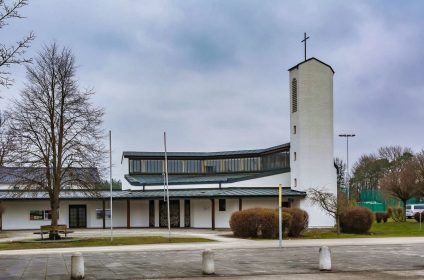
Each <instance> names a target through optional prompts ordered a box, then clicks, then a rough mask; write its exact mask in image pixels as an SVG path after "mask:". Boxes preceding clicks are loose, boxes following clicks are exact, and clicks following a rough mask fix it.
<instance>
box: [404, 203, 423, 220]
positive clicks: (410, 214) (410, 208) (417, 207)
mask: <svg viewBox="0 0 424 280" xmlns="http://www.w3.org/2000/svg"><path fill="white" fill-rule="evenodd" d="M423 211H424V204H408V205H406V218H408V219H412V218H414V214H415V213H419V212H423Z"/></svg>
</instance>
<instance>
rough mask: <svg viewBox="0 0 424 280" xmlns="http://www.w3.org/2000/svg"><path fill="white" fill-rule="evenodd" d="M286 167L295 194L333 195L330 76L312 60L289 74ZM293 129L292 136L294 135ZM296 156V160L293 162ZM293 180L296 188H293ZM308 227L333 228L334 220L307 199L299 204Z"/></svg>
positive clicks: (334, 174) (326, 69) (334, 176)
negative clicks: (294, 96)
mask: <svg viewBox="0 0 424 280" xmlns="http://www.w3.org/2000/svg"><path fill="white" fill-rule="evenodd" d="M294 78H296V80H297V108H298V109H297V112H295V113H293V112H292V80H293V79H294ZM289 89H290V167H291V186H292V188H293V189H295V190H301V191H306V190H307V189H308V188H316V187H318V188H325V189H326V190H327V191H329V192H332V193H334V194H336V193H337V183H336V169H335V167H334V154H333V134H334V133H333V72H332V71H331V69H330V68H329V67H328V66H326V65H323V64H322V63H320V62H318V61H316V60H315V59H312V60H310V61H307V62H305V63H303V64H300V65H299V66H298V68H297V69H293V70H291V71H290V80H289ZM294 126H296V128H297V129H296V134H294ZM295 152H296V154H297V158H296V160H295V159H294V153H295ZM295 179H296V180H297V184H296V185H297V186H295ZM300 207H301V208H302V209H304V210H307V211H308V213H309V216H310V220H309V224H310V226H311V227H331V226H334V223H335V221H334V219H333V218H331V217H329V216H328V215H326V214H325V212H324V211H323V210H321V208H320V207H318V206H314V205H311V202H310V201H309V199H304V200H302V201H300Z"/></svg>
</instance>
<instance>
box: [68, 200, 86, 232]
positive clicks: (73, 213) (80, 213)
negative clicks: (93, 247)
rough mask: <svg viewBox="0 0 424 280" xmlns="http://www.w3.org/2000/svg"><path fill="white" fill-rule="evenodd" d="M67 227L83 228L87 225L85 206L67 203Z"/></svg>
mask: <svg viewBox="0 0 424 280" xmlns="http://www.w3.org/2000/svg"><path fill="white" fill-rule="evenodd" d="M69 227H70V228H85V227H87V206H86V205H69Z"/></svg>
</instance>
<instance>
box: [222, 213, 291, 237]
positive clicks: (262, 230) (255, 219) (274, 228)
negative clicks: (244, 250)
mask: <svg viewBox="0 0 424 280" xmlns="http://www.w3.org/2000/svg"><path fill="white" fill-rule="evenodd" d="M282 218H283V231H284V232H288V231H289V229H290V226H291V222H292V216H291V215H290V214H288V213H285V212H283V217H282ZM230 227H231V230H232V231H233V233H234V236H236V237H242V238H255V237H262V238H275V237H277V236H278V210H277V211H276V210H275V209H269V208H252V209H246V210H242V211H238V212H235V213H233V214H232V215H231V218H230ZM284 232H283V234H284Z"/></svg>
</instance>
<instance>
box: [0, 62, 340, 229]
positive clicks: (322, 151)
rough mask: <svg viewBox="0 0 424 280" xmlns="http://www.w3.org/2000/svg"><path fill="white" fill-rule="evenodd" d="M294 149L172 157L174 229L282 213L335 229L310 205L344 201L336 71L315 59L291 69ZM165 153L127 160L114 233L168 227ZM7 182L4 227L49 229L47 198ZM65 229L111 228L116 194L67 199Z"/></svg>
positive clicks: (127, 155)
mask: <svg viewBox="0 0 424 280" xmlns="http://www.w3.org/2000/svg"><path fill="white" fill-rule="evenodd" d="M289 75H290V79H289V81H290V82H289V83H290V84H289V92H290V142H289V143H286V144H281V145H277V146H274V147H270V148H264V149H257V150H242V151H224V152H205V153H199V152H168V161H167V162H168V171H169V197H170V215H171V216H170V221H171V225H172V226H173V227H191V228H212V229H215V228H229V219H230V217H231V214H232V213H234V212H235V211H239V210H242V209H248V208H257V207H265V208H277V207H278V189H277V187H278V185H279V184H282V185H283V203H284V205H283V206H286V207H300V208H302V209H304V210H306V211H307V212H308V214H309V217H310V220H309V225H310V227H332V226H334V223H335V222H334V219H333V218H331V217H330V216H328V215H326V214H325V212H323V210H321V209H320V208H319V207H318V206H316V205H313V204H312V203H311V201H310V200H309V199H308V197H307V192H306V191H307V189H308V188H314V187H319V188H324V189H326V190H327V191H328V192H332V193H334V194H336V193H337V183H336V168H335V166H334V156H333V75H334V71H333V69H332V68H331V66H329V65H327V64H325V63H323V62H322V61H320V60H318V59H316V58H311V59H308V60H305V61H304V62H301V63H299V64H297V65H296V66H294V67H292V68H290V69H289ZM164 162H165V160H164V153H163V152H131V151H124V152H123V154H122V172H123V175H124V177H125V182H124V184H123V188H122V190H119V191H114V192H113V225H114V227H126V228H133V227H165V226H167V214H166V213H167V212H166V202H165V201H164V176H163V172H164ZM8 180H9V181H7V180H2V178H0V184H2V185H0V189H1V190H0V203H1V204H0V205H1V207H2V209H3V213H2V215H1V222H0V226H1V228H2V229H3V230H13V229H35V228H39V226H40V225H44V224H48V223H49V222H48V221H49V210H48V209H49V201H48V198H47V196H46V194H43V193H35V194H34V193H27V194H24V195H21V196H19V197H17V196H14V195H12V191H10V190H9V189H8V184H9V185H11V184H12V183H13V182H12V181H13V178H12V179H11V178H9V179H8ZM61 198H62V199H61V205H60V210H59V223H60V224H67V225H69V227H75V228H78V227H88V228H102V227H103V228H105V227H108V226H109V225H110V224H109V223H110V219H109V218H108V215H109V213H110V212H109V211H108V209H110V204H109V192H107V191H101V192H99V194H98V195H97V196H96V197H87V196H85V195H84V194H83V193H81V192H78V191H72V190H69V191H65V192H63V193H62V197H61Z"/></svg>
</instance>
